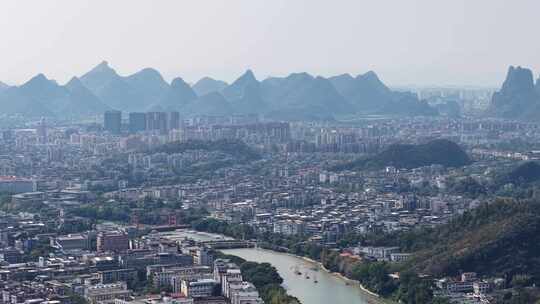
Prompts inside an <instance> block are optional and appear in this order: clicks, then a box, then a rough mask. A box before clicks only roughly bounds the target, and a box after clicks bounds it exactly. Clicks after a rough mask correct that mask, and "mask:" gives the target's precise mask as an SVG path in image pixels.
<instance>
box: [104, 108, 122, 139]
mask: <svg viewBox="0 0 540 304" xmlns="http://www.w3.org/2000/svg"><path fill="white" fill-rule="evenodd" d="M103 127H104V129H105V131H108V132H110V133H112V134H120V130H121V128H122V112H120V111H107V112H105V115H104V116H103Z"/></svg>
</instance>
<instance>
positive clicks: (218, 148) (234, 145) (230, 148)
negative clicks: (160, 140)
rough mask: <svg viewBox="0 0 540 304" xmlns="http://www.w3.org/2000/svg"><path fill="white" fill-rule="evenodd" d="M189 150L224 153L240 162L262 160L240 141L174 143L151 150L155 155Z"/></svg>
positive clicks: (254, 151)
mask: <svg viewBox="0 0 540 304" xmlns="http://www.w3.org/2000/svg"><path fill="white" fill-rule="evenodd" d="M189 150H203V151H208V152H214V151H215V152H222V153H225V154H229V155H231V156H232V157H234V158H235V159H237V160H239V161H251V160H257V159H260V158H261V155H260V154H259V153H258V152H257V151H256V150H255V149H253V148H251V147H250V146H248V145H247V144H245V143H244V142H242V141H240V140H230V139H222V140H216V141H202V140H189V141H186V142H179V141H178V142H172V143H167V144H164V145H161V146H159V147H156V148H154V149H152V150H151V152H153V153H167V154H174V153H182V152H186V151H189Z"/></svg>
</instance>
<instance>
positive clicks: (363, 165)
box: [333, 139, 471, 171]
mask: <svg viewBox="0 0 540 304" xmlns="http://www.w3.org/2000/svg"><path fill="white" fill-rule="evenodd" d="M470 162H471V160H470V158H469V156H468V155H467V153H465V151H463V149H461V147H460V146H459V145H457V144H456V143H454V142H453V141H450V140H446V139H436V140H432V141H430V142H428V143H425V144H419V145H410V144H394V145H391V146H390V147H388V149H386V150H384V151H383V152H381V153H379V154H377V155H375V156H373V157H369V158H363V159H358V160H355V161H353V162H349V163H346V164H342V165H338V166H336V167H334V168H333V169H334V170H336V171H341V170H359V169H381V168H384V167H386V166H393V167H396V168H406V169H412V168H418V167H423V166H430V165H443V166H445V167H461V166H464V165H467V164H469V163H470Z"/></svg>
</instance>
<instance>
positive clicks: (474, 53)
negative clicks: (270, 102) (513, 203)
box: [0, 0, 540, 85]
mask: <svg viewBox="0 0 540 304" xmlns="http://www.w3.org/2000/svg"><path fill="white" fill-rule="evenodd" d="M539 16H540V1H538V0H392V1H390V0H372V1H367V0H366V1H364V0H265V1H263V0H191V1H187V0H186V1H182V0H176V1H172V0H171V1H166V0H148V1H138V0H88V1H83V0H34V1H26V0H0V39H1V42H0V80H1V81H4V82H7V83H10V84H17V83H21V82H23V81H25V80H27V79H28V78H30V77H31V76H33V75H35V74H37V73H40V72H43V73H45V74H46V75H47V76H48V77H50V78H53V79H57V80H58V81H59V82H65V81H67V80H68V79H69V78H70V77H71V76H72V75H81V74H82V73H84V72H85V71H87V70H89V69H90V68H92V67H93V66H94V65H96V64H98V63H99V62H100V61H102V60H107V61H108V62H109V63H110V65H111V66H112V67H113V68H115V69H116V70H117V71H118V72H119V73H120V74H122V75H126V74H129V73H133V72H135V71H137V70H139V69H141V68H144V67H154V68H156V69H158V70H160V71H161V72H162V73H163V75H164V77H165V78H166V79H167V80H170V79H171V78H173V77H176V76H181V77H183V78H184V79H186V80H187V81H190V82H193V81H196V80H197V79H198V78H200V77H201V76H204V75H209V76H212V77H215V78H221V79H224V80H227V81H230V80H233V79H234V78H235V77H237V76H238V75H239V74H241V73H242V72H243V71H244V70H245V69H247V68H251V69H253V70H254V72H255V74H256V76H257V77H258V78H259V79H262V78H265V77H266V76H268V75H277V76H281V75H286V74H289V73H290V72H298V71H307V72H310V73H312V74H316V75H323V76H328V75H333V74H339V73H345V72H348V73H351V74H358V73H363V72H365V71H367V70H375V71H376V72H377V73H378V74H379V76H380V77H381V78H382V79H383V81H385V82H386V83H388V84H391V85H406V84H418V85H431V84H444V85H448V84H458V85H462V84H471V85H499V84H500V83H501V81H502V80H503V78H504V74H505V72H506V69H507V66H508V65H510V64H513V65H523V66H528V67H530V68H532V69H533V71H534V73H535V77H538V73H539V72H540V39H539V37H540V23H539Z"/></svg>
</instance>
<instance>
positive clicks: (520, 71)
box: [487, 66, 540, 121]
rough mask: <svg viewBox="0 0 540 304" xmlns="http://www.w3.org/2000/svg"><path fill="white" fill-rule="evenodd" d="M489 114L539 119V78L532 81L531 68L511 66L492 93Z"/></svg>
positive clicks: (522, 118) (512, 117)
mask: <svg viewBox="0 0 540 304" xmlns="http://www.w3.org/2000/svg"><path fill="white" fill-rule="evenodd" d="M487 114H488V115H489V116H494V117H500V118H508V119H519V120H528V121H538V119H540V79H538V80H537V81H536V84H535V82H534V77H533V73H532V71H531V70H529V69H526V68H522V67H519V66H518V67H513V66H511V67H510V68H509V69H508V73H507V75H506V80H505V81H504V83H503V85H502V87H501V89H500V90H499V91H498V92H496V93H495V94H493V98H492V100H491V104H490V106H489V108H488V110H487Z"/></svg>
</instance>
